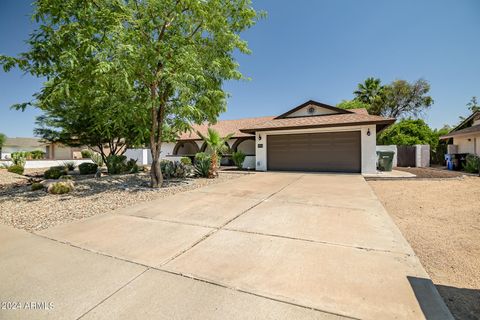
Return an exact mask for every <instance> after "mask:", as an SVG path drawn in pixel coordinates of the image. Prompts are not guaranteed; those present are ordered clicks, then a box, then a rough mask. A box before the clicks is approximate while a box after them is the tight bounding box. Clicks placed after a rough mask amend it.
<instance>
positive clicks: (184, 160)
mask: <svg viewBox="0 0 480 320" xmlns="http://www.w3.org/2000/svg"><path fill="white" fill-rule="evenodd" d="M180 162H181V163H183V164H184V165H186V166H191V165H192V160H191V159H190V158H189V157H181V158H180Z"/></svg>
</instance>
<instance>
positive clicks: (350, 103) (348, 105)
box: [337, 99, 370, 110]
mask: <svg viewBox="0 0 480 320" xmlns="http://www.w3.org/2000/svg"><path fill="white" fill-rule="evenodd" d="M337 108H342V109H360V108H365V109H367V110H368V109H370V105H369V104H368V103H364V102H361V101H358V100H355V99H354V100H343V101H342V102H340V103H339V104H337Z"/></svg>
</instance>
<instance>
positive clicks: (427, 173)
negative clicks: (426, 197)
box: [395, 167, 465, 179]
mask: <svg viewBox="0 0 480 320" xmlns="http://www.w3.org/2000/svg"><path fill="white" fill-rule="evenodd" d="M395 170H398V171H405V172H409V173H413V174H414V175H416V177H415V178H417V179H418V178H420V179H422V178H427V179H432V178H440V179H443V178H458V177H462V176H463V175H465V173H464V172H461V171H449V170H446V169H443V168H410V167H409V168H405V167H397V168H395Z"/></svg>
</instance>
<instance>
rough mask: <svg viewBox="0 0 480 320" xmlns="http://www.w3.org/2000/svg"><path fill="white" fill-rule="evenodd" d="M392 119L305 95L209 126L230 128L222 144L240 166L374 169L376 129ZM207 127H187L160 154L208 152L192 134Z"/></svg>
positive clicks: (276, 168)
mask: <svg viewBox="0 0 480 320" xmlns="http://www.w3.org/2000/svg"><path fill="white" fill-rule="evenodd" d="M394 122H395V119H392V118H385V117H380V116H374V115H369V114H368V112H367V110H365V109H351V110H344V109H340V108H336V107H333V106H330V105H327V104H324V103H320V102H316V101H312V100H310V101H307V102H305V103H303V104H301V105H299V106H297V107H295V108H293V109H291V110H288V111H287V112H284V113H282V114H281V115H278V116H271V117H261V118H246V119H238V120H225V121H218V123H216V124H214V125H211V126H210V127H211V128H213V129H215V130H217V131H218V132H219V133H220V134H221V135H223V136H224V135H227V134H229V133H233V137H232V139H231V140H230V141H228V146H229V147H230V149H231V150H232V151H237V150H242V151H243V152H244V153H245V154H246V155H247V158H246V163H244V167H251V168H255V169H256V170H259V171H267V170H284V171H327V172H359V173H375V172H376V160H377V156H376V150H375V149H376V134H377V132H379V131H381V130H383V129H384V128H386V127H387V126H389V125H390V124H392V123H394ZM208 127H209V126H208V125H197V126H193V130H192V131H191V132H187V133H184V134H182V135H181V136H180V137H179V139H178V140H177V141H176V142H175V143H165V144H163V145H162V154H161V155H162V157H178V156H193V155H194V154H195V153H197V152H200V151H208V150H207V147H206V145H205V144H204V142H203V141H202V139H201V138H200V137H199V136H198V135H197V133H196V132H197V131H200V132H201V133H206V131H207V128H208ZM227 157H228V155H227ZM224 161H225V159H224Z"/></svg>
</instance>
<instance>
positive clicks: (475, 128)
mask: <svg viewBox="0 0 480 320" xmlns="http://www.w3.org/2000/svg"><path fill="white" fill-rule="evenodd" d="M474 133H480V124H477V125H475V126H471V127H468V128H465V129H461V130H457V131H452V132H450V133H449V134H446V135H444V136H441V137H440V139H441V140H444V139H448V138H452V137H455V136H461V135H466V134H474Z"/></svg>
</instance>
